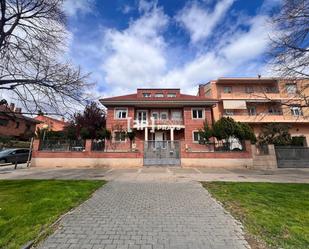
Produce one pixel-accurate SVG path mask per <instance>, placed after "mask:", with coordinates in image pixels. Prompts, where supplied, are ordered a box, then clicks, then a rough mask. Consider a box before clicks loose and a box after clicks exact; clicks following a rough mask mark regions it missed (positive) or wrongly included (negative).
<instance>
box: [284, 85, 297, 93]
mask: <svg viewBox="0 0 309 249" xmlns="http://www.w3.org/2000/svg"><path fill="white" fill-rule="evenodd" d="M285 90H286V92H287V93H289V94H294V93H296V92H297V86H296V84H295V83H287V84H285Z"/></svg>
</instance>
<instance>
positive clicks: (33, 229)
mask: <svg viewBox="0 0 309 249" xmlns="http://www.w3.org/2000/svg"><path fill="white" fill-rule="evenodd" d="M103 184H104V181H70V180H69V181H64V180H63V181H62V180H9V181H7V180H3V181H0V248H20V246H22V245H23V244H25V243H26V242H27V241H29V240H33V239H35V238H36V236H37V235H38V234H39V233H40V232H41V231H42V230H45V229H46V228H47V227H48V225H50V224H52V223H53V222H54V221H55V220H56V219H57V218H58V217H59V216H60V215H61V214H63V213H65V212H66V211H68V210H70V209H71V208H73V207H75V206H77V205H78V204H80V203H81V202H83V201H84V200H86V199H87V198H89V196H90V195H91V193H93V192H94V191H95V190H96V189H97V188H99V187H100V186H102V185H103Z"/></svg>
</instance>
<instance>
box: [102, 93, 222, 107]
mask: <svg viewBox="0 0 309 249" xmlns="http://www.w3.org/2000/svg"><path fill="white" fill-rule="evenodd" d="M143 90H145V89H143ZM149 90H157V89H149ZM158 90H162V91H163V92H165V94H164V97H155V96H154V95H152V96H151V97H144V96H143V95H142V93H141V92H137V93H134V94H127V95H122V96H116V97H110V98H103V99H100V102H101V104H103V105H104V106H106V107H108V106H116V105H133V106H144V107H150V106H191V105H207V106H209V105H213V104H215V103H216V102H218V101H217V100H216V99H213V98H205V97H202V96H194V95H188V94H182V93H179V91H178V92H177V93H176V97H167V93H168V92H166V89H158Z"/></svg>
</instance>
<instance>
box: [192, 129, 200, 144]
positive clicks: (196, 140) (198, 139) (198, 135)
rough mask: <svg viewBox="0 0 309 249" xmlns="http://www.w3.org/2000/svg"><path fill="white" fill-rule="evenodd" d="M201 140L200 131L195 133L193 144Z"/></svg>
mask: <svg viewBox="0 0 309 249" xmlns="http://www.w3.org/2000/svg"><path fill="white" fill-rule="evenodd" d="M200 140H201V134H200V133H199V132H198V131H194V132H193V142H195V143H198V142H199V141H200Z"/></svg>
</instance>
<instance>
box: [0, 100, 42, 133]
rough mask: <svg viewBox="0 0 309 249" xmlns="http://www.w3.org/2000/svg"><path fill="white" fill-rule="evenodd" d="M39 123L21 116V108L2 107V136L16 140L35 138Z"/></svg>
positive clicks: (0, 111) (0, 109) (0, 115)
mask: <svg viewBox="0 0 309 249" xmlns="http://www.w3.org/2000/svg"><path fill="white" fill-rule="evenodd" d="M38 123H39V121H36V120H34V119H32V118H29V117H27V116H25V115H22V114H21V109H20V108H15V106H14V105H13V104H12V105H11V106H6V105H2V106H0V136H9V137H14V138H16V139H28V138H29V137H32V136H34V132H35V126H36V124H38Z"/></svg>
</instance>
